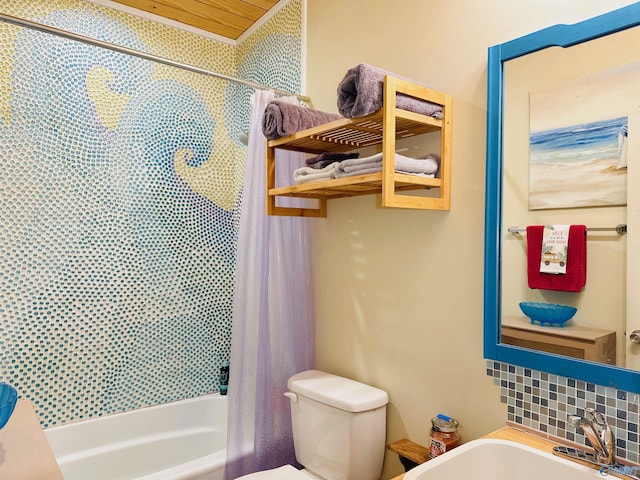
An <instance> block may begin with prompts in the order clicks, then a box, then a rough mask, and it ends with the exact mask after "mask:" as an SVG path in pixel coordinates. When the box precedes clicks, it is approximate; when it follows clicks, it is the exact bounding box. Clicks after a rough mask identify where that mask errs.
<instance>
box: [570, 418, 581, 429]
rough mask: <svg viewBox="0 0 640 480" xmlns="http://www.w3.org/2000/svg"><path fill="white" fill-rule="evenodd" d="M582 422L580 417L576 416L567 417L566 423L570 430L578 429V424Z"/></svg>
mask: <svg viewBox="0 0 640 480" xmlns="http://www.w3.org/2000/svg"><path fill="white" fill-rule="evenodd" d="M581 421H582V417H580V416H578V415H567V423H568V424H569V426H570V427H571V428H575V429H577V428H580V422H581Z"/></svg>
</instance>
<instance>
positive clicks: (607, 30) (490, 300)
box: [484, 2, 640, 393]
mask: <svg viewBox="0 0 640 480" xmlns="http://www.w3.org/2000/svg"><path fill="white" fill-rule="evenodd" d="M638 25H640V2H639V3H634V4H632V5H629V6H627V7H623V8H620V9H618V10H614V11H612V12H609V13H606V14H603V15H600V16H597V17H594V18H591V19H589V20H585V21H583V22H580V23H576V24H573V25H555V26H552V27H549V28H546V29H544V30H540V31H538V32H534V33H532V34H529V35H526V36H524V37H520V38H517V39H515V40H512V41H510V42H506V43H503V44H500V45H495V46H493V47H490V48H489V58H488V72H487V152H486V153H487V170H486V199H485V200H486V203H485V238H484V241H485V254H484V262H485V272H484V357H485V358H486V359H490V360H497V361H500V362H505V363H509V364H512V365H518V366H522V367H526V368H531V369H534V370H540V371H543V372H548V373H553V374H557V375H562V376H565V377H569V378H575V379H578V380H584V381H586V382H591V383H596V384H599V385H605V386H610V387H614V388H617V389H620V390H626V391H629V392H635V393H640V372H636V371H632V370H627V369H625V368H621V367H616V366H612V365H604V364H599V363H594V362H589V361H584V360H579V359H574V358H569V357H564V356H560V355H555V354H551V353H544V352H539V351H535V350H529V349H526V348H520V347H515V346H511V345H507V344H502V343H500V329H501V327H500V325H501V318H502V315H501V292H502V281H501V275H500V273H501V269H502V268H501V267H502V245H501V238H502V235H503V231H502V228H503V225H502V178H503V166H504V164H503V158H502V153H503V131H502V115H503V111H502V110H503V88H504V68H503V67H504V63H505V62H507V61H509V60H512V59H515V58H518V57H521V56H523V55H527V54H530V53H534V52H537V51H539V50H543V49H545V48H548V47H563V48H566V47H570V46H572V45H577V44H580V43H583V42H588V41H589V40H594V39H597V38H599V37H603V36H606V35H610V34H613V33H616V32H619V31H622V30H626V29H628V28H632V27H636V26H638Z"/></svg>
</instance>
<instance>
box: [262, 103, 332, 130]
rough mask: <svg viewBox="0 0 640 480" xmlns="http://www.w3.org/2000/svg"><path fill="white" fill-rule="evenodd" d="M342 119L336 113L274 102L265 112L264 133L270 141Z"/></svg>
mask: <svg viewBox="0 0 640 480" xmlns="http://www.w3.org/2000/svg"><path fill="white" fill-rule="evenodd" d="M340 118H342V117H341V116H340V115H337V114H335V113H327V112H321V111H320V110H313V109H312V108H306V107H301V106H300V105H296V104H293V103H289V102H287V101H285V100H273V101H271V102H269V104H267V107H266V108H265V110H264V115H263V116H262V133H264V136H265V137H267V138H268V139H269V140H275V139H277V138H282V137H288V136H289V135H292V134H294V133H296V132H300V131H302V130H306V129H307V128H311V127H317V126H318V125H322V124H323V123H329V122H333V121H334V120H338V119H340Z"/></svg>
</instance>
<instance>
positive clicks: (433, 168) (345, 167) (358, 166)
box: [335, 153, 440, 178]
mask: <svg viewBox="0 0 640 480" xmlns="http://www.w3.org/2000/svg"><path fill="white" fill-rule="evenodd" d="M439 166H440V157H439V156H438V155H435V154H429V155H427V156H426V157H425V158H411V157H405V156H404V155H400V154H399V153H396V154H395V163H394V167H395V170H396V172H400V173H408V174H411V175H420V176H429V177H435V174H436V173H437V172H438V168H439ZM381 170H382V153H376V154H375V155H371V156H370V157H362V158H354V159H349V160H343V161H342V162H340V163H338V167H337V168H336V171H335V175H336V178H342V177H349V176H353V175H365V174H367V173H376V172H380V171H381Z"/></svg>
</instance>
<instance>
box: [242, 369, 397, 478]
mask: <svg viewBox="0 0 640 480" xmlns="http://www.w3.org/2000/svg"><path fill="white" fill-rule="evenodd" d="M287 386H288V387H289V390H290V391H289V392H286V393H285V396H287V397H289V398H290V399H291V422H292V427H293V442H294V445H295V450H296V459H297V460H298V462H300V464H302V465H303V466H304V467H305V469H304V470H297V469H295V468H294V467H292V466H291V465H286V466H284V467H280V468H275V469H272V470H265V471H262V472H257V473H252V474H250V475H245V476H243V477H240V478H241V479H243V480H310V479H321V480H379V479H380V474H381V473H382V461H383V459H384V450H385V431H386V417H387V406H386V405H387V403H388V401H389V397H388V395H387V392H385V391H383V390H380V389H378V388H375V387H371V386H369V385H365V384H364V383H360V382H356V381H353V380H350V379H348V378H344V377H339V376H337V375H332V374H330V373H325V372H320V371H318V370H307V371H305V372H301V373H298V374H296V375H294V376H293V377H291V378H290V379H289V382H288V383H287Z"/></svg>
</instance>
